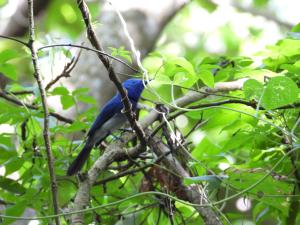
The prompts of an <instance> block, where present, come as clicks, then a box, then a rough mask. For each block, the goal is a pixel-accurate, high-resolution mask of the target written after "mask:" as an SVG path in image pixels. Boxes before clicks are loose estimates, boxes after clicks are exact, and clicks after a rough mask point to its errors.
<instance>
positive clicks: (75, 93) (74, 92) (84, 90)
mask: <svg viewBox="0 0 300 225" xmlns="http://www.w3.org/2000/svg"><path fill="white" fill-rule="evenodd" d="M88 91H89V88H77V89H75V90H74V91H73V92H72V95H78V94H85V93H87V92H88Z"/></svg>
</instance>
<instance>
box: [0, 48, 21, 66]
mask: <svg viewBox="0 0 300 225" xmlns="http://www.w3.org/2000/svg"><path fill="white" fill-rule="evenodd" d="M18 56H19V54H18V53H17V52H16V51H14V50H11V49H7V50H4V51H2V52H0V64H2V63H5V62H7V61H9V60H11V59H14V58H17V57H18Z"/></svg>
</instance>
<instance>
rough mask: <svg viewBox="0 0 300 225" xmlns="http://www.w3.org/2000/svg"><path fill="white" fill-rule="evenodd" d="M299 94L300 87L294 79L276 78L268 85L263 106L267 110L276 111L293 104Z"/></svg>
mask: <svg viewBox="0 0 300 225" xmlns="http://www.w3.org/2000/svg"><path fill="white" fill-rule="evenodd" d="M298 94H299V89H298V86H297V84H296V83H295V82H294V81H293V80H292V79H290V78H288V77H282V76H280V77H274V78H272V79H270V81H269V82H268V84H267V87H266V89H265V92H264V95H263V98H262V106H263V107H265V108H266V109H275V108H278V107H280V106H284V105H288V104H292V103H294V102H295V101H296V100H297V98H298Z"/></svg>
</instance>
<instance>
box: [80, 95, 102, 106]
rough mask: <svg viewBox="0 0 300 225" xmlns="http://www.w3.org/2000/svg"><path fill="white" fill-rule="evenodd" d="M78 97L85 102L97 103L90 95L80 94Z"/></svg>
mask: <svg viewBox="0 0 300 225" xmlns="http://www.w3.org/2000/svg"><path fill="white" fill-rule="evenodd" d="M77 99H78V100H79V101H81V102H84V103H88V104H94V105H96V104H97V101H96V100H95V99H94V98H93V97H92V96H89V95H78V96H77Z"/></svg>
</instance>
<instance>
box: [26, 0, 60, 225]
mask: <svg viewBox="0 0 300 225" xmlns="http://www.w3.org/2000/svg"><path fill="white" fill-rule="evenodd" d="M28 18H29V41H28V47H29V49H30V51H31V59H32V64H33V68H34V78H35V80H36V82H37V84H38V87H39V91H40V94H41V100H42V105H43V109H44V131H43V137H44V142H45V148H46V153H47V162H48V169H49V173H50V183H51V191H52V202H53V208H54V213H55V214H58V213H59V206H58V196H57V181H56V176H55V171H54V158H53V154H52V150H51V140H50V135H49V110H48V105H47V97H46V91H45V89H44V87H43V84H42V80H41V75H40V68H39V62H38V56H37V51H36V47H35V27H34V18H33V0H28ZM55 222H56V225H60V220H59V217H56V218H55Z"/></svg>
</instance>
